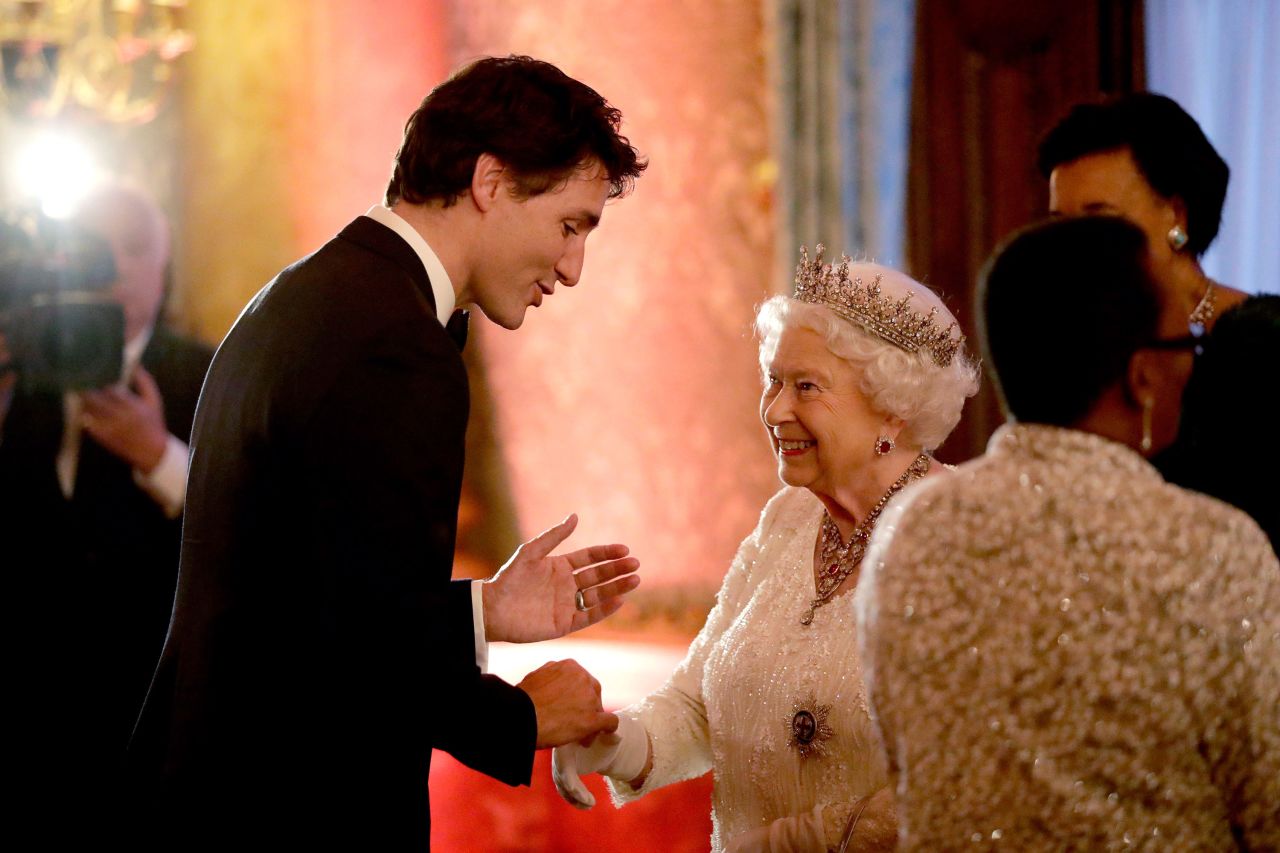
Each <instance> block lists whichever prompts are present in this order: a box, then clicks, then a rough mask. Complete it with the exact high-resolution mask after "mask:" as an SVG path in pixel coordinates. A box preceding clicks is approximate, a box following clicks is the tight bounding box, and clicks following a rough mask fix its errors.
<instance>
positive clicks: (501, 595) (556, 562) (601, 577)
mask: <svg viewBox="0 0 1280 853" xmlns="http://www.w3.org/2000/svg"><path fill="white" fill-rule="evenodd" d="M577 526H578V516H577V515H576V514H575V515H570V516H569V517H568V518H566V519H565V520H564V521H562V522H560V523H559V524H557V525H556V526H555V527H552V528H551V529H550V530H547V531H545V532H543V533H542V534H540V535H538V536H536V537H534V538H533V539H530V540H529V541H528V542H526V543H524V544H523V545H521V546H520V547H519V548H517V549H516V552H515V553H514V554H512V555H511V559H510V560H508V561H507V563H506V565H505V566H503V567H502V568H501V569H500V570H499V571H498V573H497V574H496V575H494V576H493V578H491V579H490V580H488V581H485V584H484V587H483V600H484V625H485V636H486V638H487V639H488V640H490V641H506V642H510V643H532V642H536V641H538V640H551V639H555V638H556V637H563V636H564V635H565V634H568V633H569V632H571V631H577V630H579V629H580V628H585V627H587V626H588V625H593V624H595V623H596V622H599V621H600V620H601V619H604V618H605V617H606V616H609V615H610V614H612V613H614V612H615V611H617V609H618V608H619V607H621V606H622V598H623V596H624V595H626V594H627V593H628V592H631V590H633V589H635V588H636V587H637V586H639V585H640V578H639V576H638V575H636V574H635V571H636V569H638V568H639V567H640V561H639V560H637V559H635V558H634V557H628V556H627V554H628V553H629V549H628V548H627V546H626V545H592V546H589V547H587V548H581V549H579V550H577V551H571V552H569V553H568V554H559V555H554V556H553V555H552V554H551V552H552V550H554V549H555V548H556V547H557V546H558V545H560V543H562V542H564V540H566V539H568V538H569V534H571V533H573V530H574V528H575V527H577Z"/></svg>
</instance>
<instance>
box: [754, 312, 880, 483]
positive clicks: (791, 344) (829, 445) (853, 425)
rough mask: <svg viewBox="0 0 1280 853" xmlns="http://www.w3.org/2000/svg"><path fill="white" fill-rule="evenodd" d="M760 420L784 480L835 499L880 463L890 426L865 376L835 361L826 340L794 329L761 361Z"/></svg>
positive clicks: (786, 333)
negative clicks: (878, 448)
mask: <svg viewBox="0 0 1280 853" xmlns="http://www.w3.org/2000/svg"><path fill="white" fill-rule="evenodd" d="M763 369H764V393H763V394H762V395H761V397H760V419H761V420H762V421H764V425H765V427H766V428H767V429H768V430H769V437H770V440H771V442H772V446H773V452H774V455H775V456H776V457H777V460H778V476H779V477H780V478H781V479H782V481H783V482H784V483H786V484H787V485H789V486H799V487H804V488H807V489H809V490H810V491H812V492H814V493H816V494H819V495H832V494H835V493H836V492H837V491H840V490H842V489H843V488H847V487H848V485H849V483H850V482H851V481H852V480H854V479H856V478H857V476H858V472H859V471H860V470H861V469H862V468H863V467H864V466H865V465H867V464H869V463H870V462H871V461H872V460H873V459H874V458H875V442H876V439H877V437H878V436H879V435H880V433H881V431H882V430H883V429H884V427H885V426H886V418H885V417H884V416H883V415H881V414H880V413H878V412H876V411H875V410H874V409H873V408H872V407H871V404H870V403H869V402H868V400H867V398H866V396H865V395H864V394H863V392H862V387H861V380H862V375H861V371H860V370H859V369H858V368H857V367H855V366H854V365H852V364H850V363H849V362H848V361H846V360H844V359H843V358H840V357H839V356H836V355H834V354H833V353H832V352H831V351H830V350H829V349H828V348H827V343H826V341H825V339H824V338H823V337H822V335H820V334H818V333H817V332H815V331H813V330H812V329H808V328H804V327H799V326H791V327H787V328H784V329H783V330H782V332H781V334H779V336H778V340H777V343H776V345H775V346H774V348H773V351H772V352H767V351H766V353H765V358H764V360H763Z"/></svg>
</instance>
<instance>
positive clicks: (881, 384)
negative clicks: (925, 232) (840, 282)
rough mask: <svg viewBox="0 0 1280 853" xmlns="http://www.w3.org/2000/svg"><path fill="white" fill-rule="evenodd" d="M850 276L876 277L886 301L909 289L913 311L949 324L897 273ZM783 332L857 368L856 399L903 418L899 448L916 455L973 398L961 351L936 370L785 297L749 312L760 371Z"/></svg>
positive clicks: (972, 373) (924, 291)
mask: <svg viewBox="0 0 1280 853" xmlns="http://www.w3.org/2000/svg"><path fill="white" fill-rule="evenodd" d="M849 275H850V278H853V277H857V276H861V277H862V278H863V280H864V281H869V280H870V279H872V278H874V277H876V276H877V275H878V276H880V277H881V279H880V286H881V289H882V292H883V293H884V294H885V296H887V297H889V298H890V299H897V298H901V296H902V295H905V294H906V292H908V291H910V292H912V293H914V294H915V296H914V297H913V299H912V302H913V304H914V305H915V306H922V307H923V308H924V310H928V309H929V308H937V309H938V316H937V320H938V322H941V323H942V324H943V326H944V327H945V326H946V325H947V324H949V323H952V322H954V320H955V317H954V316H953V315H952V314H951V312H950V311H948V310H947V308H946V306H945V305H943V304H942V300H940V299H939V298H938V296H937V294H935V293H934V292H933V291H932V290H930V289H929V288H927V287H925V286H924V285H922V284H920V283H919V282H917V281H915V280H914V279H912V278H910V277H909V276H907V275H905V274H903V273H901V272H898V271H897V270H894V269H890V268H889V267H884V266H880V265H879V264H870V263H856V264H851V265H850V267H849ZM787 328H805V329H810V330H812V331H814V332H817V333H818V334H819V335H821V336H822V338H823V340H825V341H826V343H827V349H829V350H830V351H831V353H832V354H833V355H835V356H837V357H839V358H842V359H844V360H845V361H847V362H849V363H850V364H852V365H853V366H854V367H855V368H857V369H858V371H859V372H860V373H861V374H862V381H861V390H862V393H863V394H865V395H866V398H867V401H868V402H869V403H870V404H871V406H872V408H874V409H875V410H876V411H878V412H880V413H881V414H885V415H891V416H894V417H898V418H901V419H902V420H903V422H904V426H903V429H902V432H901V434H900V435H899V437H898V441H899V443H901V444H905V445H907V446H918V447H920V448H922V449H923V450H933V449H935V448H937V447H938V445H940V444H942V442H943V441H945V440H946V438H947V436H948V435H950V434H951V430H953V429H955V426H956V424H957V423H959V422H960V412H961V410H962V409H963V408H964V401H965V400H966V399H967V398H969V397H972V396H973V395H974V394H976V393H977V392H978V376H979V371H978V365H977V364H976V363H975V362H974V361H973V360H972V359H971V358H970V357H969V356H968V354H967V353H965V352H964V351H963V350H961V351H960V352H957V353H956V355H955V357H954V358H953V359H952V360H951V363H950V364H949V365H947V366H946V367H939V366H938V365H937V364H936V363H934V361H933V359H932V357H930V355H929V354H928V353H927V352H924V351H921V352H916V353H909V352H907V351H906V350H903V349H899V348H898V347H897V346H895V345H893V344H891V343H889V342H888V341H885V340H883V339H881V338H879V337H876V336H875V335H873V334H871V333H869V332H866V331H864V330H863V329H862V328H861V327H860V326H857V325H855V324H853V323H851V322H849V321H848V320H845V319H843V318H842V317H840V316H839V315H837V314H836V313H835V312H834V311H832V310H831V309H830V308H826V307H824V306H821V305H815V304H813V303H809V302H800V301H799V300H796V299H792V298H791V297H789V296H774V297H773V298H771V299H769V300H767V301H766V302H765V303H764V304H763V305H761V306H760V309H759V310H758V311H757V312H756V334H757V335H758V336H759V337H760V366H761V369H766V368H767V365H768V363H769V362H770V361H772V359H773V354H774V352H775V350H776V349H777V346H778V338H779V337H780V336H781V335H782V331H783V330H784V329H787Z"/></svg>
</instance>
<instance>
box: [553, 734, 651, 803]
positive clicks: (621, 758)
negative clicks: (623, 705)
mask: <svg viewBox="0 0 1280 853" xmlns="http://www.w3.org/2000/svg"><path fill="white" fill-rule="evenodd" d="M648 761H649V733H648V732H646V731H645V729H644V726H642V725H641V724H640V723H639V721H637V720H633V719H631V718H630V717H623V716H619V717H618V730H617V731H616V732H611V733H604V734H599V735H597V736H596V739H595V740H593V741H592V742H591V746H583V745H582V744H578V743H571V744H568V745H567V746H557V747H556V748H555V749H554V750H552V751H551V779H552V781H554V782H555V783H556V790H557V791H559V792H560V796H562V797H564V798H565V800H566V801H567V802H569V803H570V804H571V805H574V806H577V807H578V808H580V809H589V808H591V807H592V806H594V805H595V804H596V798H595V797H594V796H592V794H591V792H590V791H588V790H587V786H586V785H584V784H582V779H581V778H579V777H581V776H585V775H586V774H588V773H599V774H601V775H602V776H609V777H612V778H614V779H621V780H622V781H624V782H630V781H631V780H632V779H634V778H636V777H637V776H639V775H640V774H641V773H643V772H644V766H645V764H646V763H647V762H648Z"/></svg>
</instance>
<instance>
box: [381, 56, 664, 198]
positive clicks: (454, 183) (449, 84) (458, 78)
mask: <svg viewBox="0 0 1280 853" xmlns="http://www.w3.org/2000/svg"><path fill="white" fill-rule="evenodd" d="M621 121H622V113H621V112H619V111H618V109H617V108H615V107H613V106H610V105H609V103H608V102H607V101H606V100H605V99H604V98H602V97H601V96H600V95H599V94H598V93H596V92H595V90H593V89H591V88H590V87H589V86H586V85H584V84H583V83H580V82H578V81H577V80H574V79H573V78H572V77H569V76H568V75H566V74H565V73H564V72H563V71H561V70H560V69H559V68H556V67H555V66H554V65H552V64H550V63H548V62H542V61H541V60H537V59H531V58H530V57H528V56H508V57H505V58H497V57H486V58H484V59H480V60H478V61H476V62H473V63H471V64H470V65H468V66H466V67H465V68H462V69H461V70H459V71H458V72H457V73H455V74H454V75H453V76H452V77H450V78H449V79H448V80H446V81H445V82H444V83H441V84H440V85H439V86H437V87H436V88H435V89H434V90H432V92H431V94H429V95H427V97H426V98H424V99H423V101H422V103H421V104H420V105H419V106H418V109H417V110H415V111H414V113H413V115H411V116H409V121H408V122H407V123H406V125H405V129H404V140H403V142H401V144H400V150H399V151H398V152H396V159H395V167H394V169H393V170H392V173H391V180H390V182H389V183H388V184H387V193H386V203H387V205H388V206H390V205H392V204H395V203H396V202H398V201H400V200H404V201H406V202H410V203H412V204H422V203H424V202H427V201H433V200H442V201H443V202H444V204H445V206H446V207H447V206H449V205H451V204H453V203H454V202H455V201H457V199H458V197H459V196H460V195H461V194H462V193H463V192H465V191H466V189H467V188H468V187H469V186H470V185H471V178H472V174H473V173H474V171H475V165H476V159H477V158H478V157H479V156H480V155H481V154H485V153H488V154H492V155H493V156H495V157H497V158H498V159H499V160H501V161H502V162H503V164H504V165H506V166H507V167H508V168H509V169H510V170H511V172H512V175H513V178H514V180H515V183H516V186H517V189H518V192H519V194H520V196H521V197H523V198H529V197H531V196H535V195H539V194H540V193H544V192H547V191H548V190H551V189H553V188H555V187H558V186H561V185H563V184H564V182H565V181H567V180H568V179H569V178H570V176H571V175H572V174H573V173H574V171H576V170H577V169H580V168H582V167H583V166H584V165H585V164H587V163H588V162H589V161H591V160H596V161H598V162H599V164H600V165H601V167H602V168H603V169H604V171H605V173H606V174H607V175H608V178H609V185H610V186H609V197H610V198H617V197H619V196H622V195H625V194H626V193H627V192H629V191H630V190H631V187H632V185H633V184H634V182H635V179H636V178H638V177H639V176H640V174H641V173H642V172H643V171H644V170H645V167H646V166H647V165H648V164H647V163H646V162H645V161H644V160H642V159H641V158H640V157H639V155H638V154H637V152H636V150H635V148H633V147H632V146H631V143H630V141H628V140H627V138H626V137H625V136H622V135H621V134H619V133H618V126H619V124H620V123H621Z"/></svg>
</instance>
